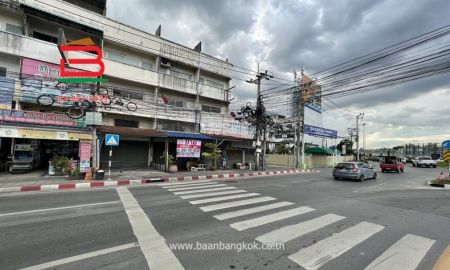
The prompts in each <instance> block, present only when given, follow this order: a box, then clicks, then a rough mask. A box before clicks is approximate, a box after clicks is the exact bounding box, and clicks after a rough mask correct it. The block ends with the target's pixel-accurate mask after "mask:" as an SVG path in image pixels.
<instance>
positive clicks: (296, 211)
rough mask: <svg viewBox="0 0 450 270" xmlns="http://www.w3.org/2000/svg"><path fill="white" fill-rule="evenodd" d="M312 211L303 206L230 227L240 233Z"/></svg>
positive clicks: (237, 223)
mask: <svg viewBox="0 0 450 270" xmlns="http://www.w3.org/2000/svg"><path fill="white" fill-rule="evenodd" d="M312 211H315V209H314V208H311V207H308V206H301V207H297V208H293V209H289V210H284V211H281V212H276V213H273V214H269V215H265V216H262V217H257V218H252V219H249V220H244V221H240V222H236V223H233V224H230V227H232V228H235V229H236V230H238V231H243V230H247V229H250V228H254V227H258V226H261V225H264V224H268V223H272V222H275V221H279V220H283V219H287V218H290V217H295V216H298V215H301V214H305V213H308V212H312Z"/></svg>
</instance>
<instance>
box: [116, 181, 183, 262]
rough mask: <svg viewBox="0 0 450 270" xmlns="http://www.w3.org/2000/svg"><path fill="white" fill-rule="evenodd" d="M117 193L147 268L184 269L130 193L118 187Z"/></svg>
mask: <svg viewBox="0 0 450 270" xmlns="http://www.w3.org/2000/svg"><path fill="white" fill-rule="evenodd" d="M117 193H118V194H119V197H120V199H121V200H122V203H123V207H124V208H125V212H126V213H127V216H128V219H129V220H130V224H131V227H132V228H133V233H134V235H135V236H136V238H137V239H138V242H139V246H140V247H141V251H142V253H143V254H144V257H145V259H146V260H147V264H148V268H149V269H152V270H178V269H184V267H183V266H182V265H181V263H180V261H178V259H177V257H175V255H174V254H173V253H172V251H171V250H170V248H169V246H168V245H167V244H166V242H165V240H164V238H163V237H162V236H161V235H160V234H159V233H158V232H157V231H156V229H155V227H154V226H153V224H152V223H151V222H150V219H149V218H148V217H147V215H146V214H145V212H144V210H142V208H141V207H140V206H139V203H138V202H137V201H136V199H135V198H134V197H133V195H132V194H131V193H130V191H129V190H128V189H127V188H125V187H120V188H117Z"/></svg>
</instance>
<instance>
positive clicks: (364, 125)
mask: <svg viewBox="0 0 450 270" xmlns="http://www.w3.org/2000/svg"><path fill="white" fill-rule="evenodd" d="M362 125H363V150H364V151H363V154H364V156H365V155H366V123H363V124H362Z"/></svg>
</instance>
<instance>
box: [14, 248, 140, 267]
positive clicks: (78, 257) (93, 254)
mask: <svg viewBox="0 0 450 270" xmlns="http://www.w3.org/2000/svg"><path fill="white" fill-rule="evenodd" d="M138 246H139V245H138V244H137V243H130V244H125V245H120V246H116V247H112V248H106V249H101V250H96V251H93V252H89V253H85V254H81V255H76V256H72V257H69V258H64V259H60V260H56V261H52V262H46V263H43V264H39V265H33V266H30V267H26V268H22V269H20V270H41V269H48V268H53V267H55V266H59V265H63V264H66V263H71V262H76V261H81V260H85V259H89V258H92V257H97V256H101V255H105V254H109V253H112V252H116V251H121V250H125V249H130V248H133V247H138Z"/></svg>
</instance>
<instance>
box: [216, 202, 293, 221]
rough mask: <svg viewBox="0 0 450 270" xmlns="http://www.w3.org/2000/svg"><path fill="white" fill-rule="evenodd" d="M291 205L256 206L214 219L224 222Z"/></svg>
mask: <svg viewBox="0 0 450 270" xmlns="http://www.w3.org/2000/svg"><path fill="white" fill-rule="evenodd" d="M293 204H294V203H291V202H277V203H272V204H268V205H263V206H257V207H252V208H247V209H242V210H237V211H233V212H227V213H223V214H218V215H215V216H214V217H215V218H217V219H218V220H225V219H230V218H234V217H240V216H245V215H250V214H254V213H258V212H262V211H267V210H271V209H276V208H280V207H284V206H288V205H293Z"/></svg>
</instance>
